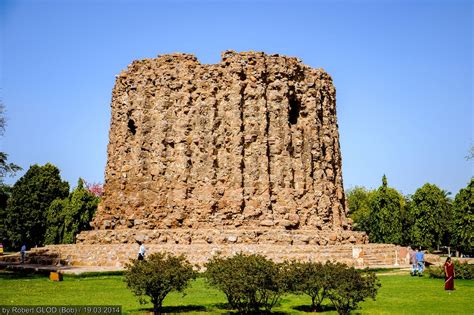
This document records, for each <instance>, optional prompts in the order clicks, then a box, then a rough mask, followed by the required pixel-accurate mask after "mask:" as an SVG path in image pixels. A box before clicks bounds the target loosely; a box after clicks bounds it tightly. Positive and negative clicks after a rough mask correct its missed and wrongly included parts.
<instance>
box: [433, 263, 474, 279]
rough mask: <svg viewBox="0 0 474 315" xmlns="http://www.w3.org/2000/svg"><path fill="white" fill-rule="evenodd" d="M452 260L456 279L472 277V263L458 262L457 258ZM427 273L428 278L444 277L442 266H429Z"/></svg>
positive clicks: (473, 276)
mask: <svg viewBox="0 0 474 315" xmlns="http://www.w3.org/2000/svg"><path fill="white" fill-rule="evenodd" d="M453 261H454V272H455V273H456V279H468V280H472V279H474V265H470V264H468V263H467V262H460V261H459V260H453ZM428 273H429V275H430V278H443V279H444V266H430V267H429V268H428Z"/></svg>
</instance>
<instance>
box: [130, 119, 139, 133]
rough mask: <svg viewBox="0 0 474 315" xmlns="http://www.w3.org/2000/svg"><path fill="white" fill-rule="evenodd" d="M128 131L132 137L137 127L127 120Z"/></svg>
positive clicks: (131, 120)
mask: <svg viewBox="0 0 474 315" xmlns="http://www.w3.org/2000/svg"><path fill="white" fill-rule="evenodd" d="M128 130H129V131H130V132H131V133H132V135H135V133H136V132H137V126H135V122H134V121H133V119H129V120H128Z"/></svg>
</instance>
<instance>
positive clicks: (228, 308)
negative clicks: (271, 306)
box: [212, 303, 288, 315]
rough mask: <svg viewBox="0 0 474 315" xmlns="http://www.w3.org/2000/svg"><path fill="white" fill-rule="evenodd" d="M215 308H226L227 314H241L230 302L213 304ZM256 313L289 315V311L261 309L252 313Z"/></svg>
mask: <svg viewBox="0 0 474 315" xmlns="http://www.w3.org/2000/svg"><path fill="white" fill-rule="evenodd" d="M212 306H214V307H215V308H218V309H221V310H226V311H227V312H226V313H225V314H226V315H237V314H240V313H239V312H238V311H237V310H235V309H232V307H231V306H230V305H229V303H218V304H212ZM250 314H254V315H261V314H271V315H288V313H285V312H278V311H272V312H267V311H264V310H260V311H258V312H257V313H250Z"/></svg>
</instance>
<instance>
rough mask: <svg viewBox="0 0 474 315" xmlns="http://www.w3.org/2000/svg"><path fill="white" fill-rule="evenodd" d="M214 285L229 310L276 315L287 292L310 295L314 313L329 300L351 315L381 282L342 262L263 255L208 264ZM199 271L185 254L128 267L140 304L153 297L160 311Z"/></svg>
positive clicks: (219, 259)
mask: <svg viewBox="0 0 474 315" xmlns="http://www.w3.org/2000/svg"><path fill="white" fill-rule="evenodd" d="M205 267H206V272H205V273H204V277H205V278H206V279H207V281H208V283H209V284H210V285H211V286H213V287H215V288H217V289H219V290H221V291H222V292H224V294H225V296H226V297H227V301H228V303H229V306H230V307H231V308H233V309H235V310H237V311H238V312H239V313H241V314H262V313H270V312H271V309H272V308H273V307H274V306H275V305H276V304H277V303H278V302H279V301H280V299H281V297H282V296H283V295H284V294H287V293H294V294H306V295H308V296H309V297H310V298H311V302H312V303H311V304H312V305H311V307H312V309H313V310H314V311H318V310H320V309H321V305H322V303H323V301H324V300H325V299H329V300H330V301H331V303H332V304H333V305H334V307H335V309H336V310H337V311H338V313H339V314H348V313H349V312H350V311H351V310H354V309H356V308H357V305H358V303H359V302H361V301H364V300H365V299H366V298H368V297H370V298H372V299H375V296H376V294H377V290H378V288H379V287H380V282H379V281H378V279H377V277H376V276H375V274H374V273H371V272H368V271H367V270H364V271H358V270H356V269H354V268H353V267H349V266H347V265H345V264H341V263H332V262H327V263H326V264H322V263H316V262H298V261H287V262H284V263H275V262H273V261H272V260H269V259H267V258H266V257H264V256H261V255H255V254H254V255H245V254H237V255H235V256H233V257H228V258H222V257H214V258H212V259H211V260H210V261H209V262H208V263H207V264H206V265H205ZM196 275H197V274H196V272H195V271H193V267H192V266H191V264H189V262H188V261H187V260H186V258H185V257H184V256H173V255H172V254H166V253H156V254H152V255H150V257H148V258H147V259H146V260H144V261H138V260H134V261H132V262H131V263H130V264H128V265H127V271H126V272H125V281H126V283H127V286H128V287H129V288H130V289H131V290H132V292H133V293H135V295H137V296H138V297H139V300H140V302H145V300H144V297H146V296H148V297H149V298H150V301H151V302H152V303H153V305H154V313H155V314H160V313H161V310H162V302H163V299H164V298H165V296H166V295H167V294H168V293H169V292H171V291H183V290H184V289H185V288H186V287H187V285H188V283H189V281H190V280H191V279H194V278H195V277H196Z"/></svg>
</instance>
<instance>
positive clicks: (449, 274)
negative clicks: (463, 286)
mask: <svg viewBox="0 0 474 315" xmlns="http://www.w3.org/2000/svg"><path fill="white" fill-rule="evenodd" d="M455 276H456V273H455V272H454V264H453V262H452V261H451V257H448V258H447V259H446V262H445V263H444V289H445V290H454V277H455Z"/></svg>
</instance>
